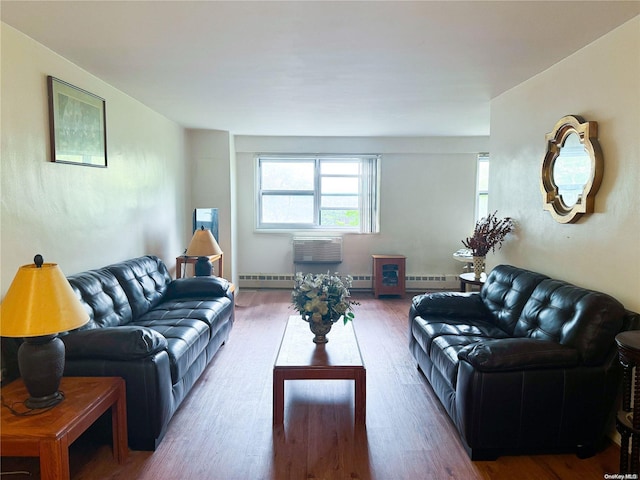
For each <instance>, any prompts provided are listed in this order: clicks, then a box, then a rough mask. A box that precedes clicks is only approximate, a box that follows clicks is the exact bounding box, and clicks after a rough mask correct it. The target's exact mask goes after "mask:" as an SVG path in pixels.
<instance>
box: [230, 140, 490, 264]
mask: <svg viewBox="0 0 640 480" xmlns="http://www.w3.org/2000/svg"><path fill="white" fill-rule="evenodd" d="M235 140H236V161H237V199H238V228H237V232H238V247H237V248H238V251H239V252H241V255H239V258H238V271H239V273H240V274H255V273H266V274H286V273H292V272H293V271H294V267H293V259H292V246H291V238H292V233H281V234H276V233H259V232H257V231H256V229H255V225H256V212H255V184H256V180H255V157H256V155H257V154H258V153H298V154H303V153H370V154H378V153H379V154H382V160H381V178H380V184H381V185H380V188H381V191H380V198H381V213H380V225H381V231H380V233H379V234H373V235H358V234H346V235H345V236H344V261H343V263H342V264H340V265H339V268H338V270H339V271H340V272H341V273H345V274H347V273H348V274H351V275H367V274H369V275H370V274H371V273H372V272H371V269H372V261H371V255H372V254H401V255H405V256H406V257H407V274H408V275H412V274H414V275H416V274H432V275H433V274H447V273H451V274H456V273H460V271H461V270H462V266H463V265H462V264H461V263H460V262H458V261H456V260H454V259H453V258H452V254H453V252H454V251H456V250H458V249H459V248H462V244H461V243H460V241H461V239H462V238H464V237H466V236H467V235H468V234H469V233H470V231H471V230H472V229H473V222H474V202H475V181H476V180H475V166H476V159H477V154H478V152H482V151H487V149H488V148H487V147H488V138H486V137H443V138H380V137H371V138H364V137H363V138H354V137H331V138H329V137H326V138H325V137H251V136H237V137H236V139H235Z"/></svg>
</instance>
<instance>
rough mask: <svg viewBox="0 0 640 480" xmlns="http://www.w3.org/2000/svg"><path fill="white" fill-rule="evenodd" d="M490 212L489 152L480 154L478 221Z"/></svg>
mask: <svg viewBox="0 0 640 480" xmlns="http://www.w3.org/2000/svg"><path fill="white" fill-rule="evenodd" d="M488 214H489V154H488V153H481V154H479V155H478V178H477V184H476V221H478V220H480V219H481V218H484V217H486V216H487V215H488Z"/></svg>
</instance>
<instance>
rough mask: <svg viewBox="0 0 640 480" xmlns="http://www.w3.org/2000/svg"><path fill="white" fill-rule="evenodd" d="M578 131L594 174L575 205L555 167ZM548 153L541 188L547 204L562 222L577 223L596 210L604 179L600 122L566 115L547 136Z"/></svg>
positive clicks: (545, 158)
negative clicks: (559, 183)
mask: <svg viewBox="0 0 640 480" xmlns="http://www.w3.org/2000/svg"><path fill="white" fill-rule="evenodd" d="M572 133H575V134H576V135H578V137H579V138H580V143H582V144H583V145H584V148H585V151H586V152H587V153H588V155H589V158H590V160H591V173H590V174H589V179H588V180H587V182H586V183H585V185H584V188H583V190H582V193H581V194H580V195H579V196H578V200H577V201H576V203H575V204H574V205H566V204H565V203H564V201H563V200H562V196H561V195H560V194H559V193H558V186H557V185H556V184H555V182H554V179H553V167H554V165H555V162H556V159H557V158H558V157H559V156H560V151H561V150H562V147H563V146H564V142H565V140H566V139H567V137H568V136H569V135H570V134H572ZM545 139H546V141H547V153H546V155H545V156H544V160H543V162H542V174H541V182H540V189H541V191H542V197H543V207H544V209H545V210H548V211H549V213H550V214H551V216H552V217H553V218H554V219H555V220H556V221H557V222H559V223H575V222H577V221H578V220H579V219H580V217H581V216H582V215H584V214H586V213H593V211H594V203H595V196H596V193H597V192H598V189H599V188H600V183H601V182H602V175H603V170H604V160H603V158H602V150H601V149H600V144H599V143H598V123H597V122H587V121H585V120H584V119H583V118H582V117H579V116H577V115H567V116H565V117H562V118H561V119H560V120H559V121H558V122H557V123H556V125H555V126H554V127H553V130H552V131H551V132H549V133H547V134H546V135H545Z"/></svg>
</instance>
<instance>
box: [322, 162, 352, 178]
mask: <svg viewBox="0 0 640 480" xmlns="http://www.w3.org/2000/svg"><path fill="white" fill-rule="evenodd" d="M320 173H321V174H322V175H358V174H359V173H360V163H359V162H349V161H347V162H344V161H341V162H330V161H323V162H321V164H320Z"/></svg>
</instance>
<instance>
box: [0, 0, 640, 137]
mask: <svg viewBox="0 0 640 480" xmlns="http://www.w3.org/2000/svg"><path fill="white" fill-rule="evenodd" d="M638 14H640V1H546V2H544V1H493V2H487V1H414V2H402V1H352V2H347V1H337V2H330V1H289V2H276V1H253V2H250V1H231V2H221V1H153V2H143V1H123V2H114V1H86V2H77V1H44V2H37V1H17V2H15V1H5V0H2V2H1V17H2V21H3V22H5V23H7V24H9V25H11V26H13V27H14V28H16V29H18V30H20V31H22V32H23V33H25V34H26V35H28V36H30V37H32V38H33V39H35V40H37V41H38V42H40V43H42V44H44V45H46V46H47V47H48V48H50V49H51V50H53V51H55V52H57V53H58V54H60V55H62V56H63V57H65V58H67V59H69V60H71V61H72V62H73V63H75V64H76V65H78V66H80V67H82V68H83V69H85V70H87V71H89V72H91V73H92V74H94V75H96V76H97V77H99V78H101V79H102V80H104V81H106V82H107V83H109V84H111V85H113V86H114V87H116V88H118V89H119V90H121V91H123V92H125V93H127V94H128V95H130V96H132V97H134V98H136V99H137V100H139V101H141V102H142V103H144V104H145V105H147V106H149V107H150V108H152V109H153V110H155V111H157V112H160V113H161V114H163V115H165V116H166V117H168V118H170V119H172V120H174V121H176V122H177V123H179V124H181V125H183V126H185V127H189V128H205V129H219V130H228V131H231V132H232V133H235V134H251V135H337V136H341V135H349V136H361V135H362V136H374V135H375V136H379V135H381V136H413V135H488V134H489V102H490V100H491V99H492V98H494V97H496V96H497V95H500V94H501V93H503V92H505V91H506V90H508V89H510V88H512V87H514V86H515V85H518V84H519V83H521V82H523V81H524V80H526V79H528V78H530V77H532V76H534V75H536V74H537V73H539V72H542V71H544V70H545V69H547V68H549V67H550V66H552V65H553V64H554V63H556V62H558V61H559V60H561V59H563V58H564V57H566V56H568V55H570V54H572V53H573V52H575V51H577V50H579V49H580V48H582V47H584V46H585V45H587V44H589V43H591V42H593V41H594V40H595V39H597V38H598V37H601V36H602V35H604V34H605V33H607V32H609V31H611V30H612V29H614V28H615V27H617V26H619V25H621V24H622V23H624V22H625V21H627V20H629V19H631V18H633V17H634V16H636V15H638ZM639 35H640V32H639ZM594 67H595V68H597V66H594ZM2 68H3V69H5V68H11V66H10V65H5V64H3V65H2ZM63 80H64V79H63ZM79 86H80V87H81V85H79ZM107 108H108V106H107Z"/></svg>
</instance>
